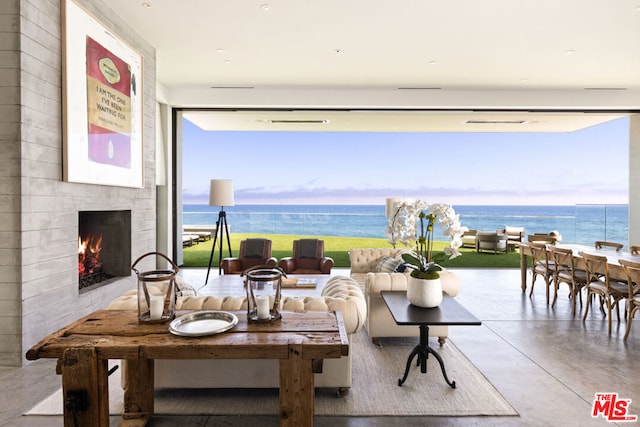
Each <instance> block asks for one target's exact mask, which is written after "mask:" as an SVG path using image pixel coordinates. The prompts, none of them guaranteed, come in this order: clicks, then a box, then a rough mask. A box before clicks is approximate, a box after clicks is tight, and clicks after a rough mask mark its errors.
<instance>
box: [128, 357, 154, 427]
mask: <svg viewBox="0 0 640 427" xmlns="http://www.w3.org/2000/svg"><path fill="white" fill-rule="evenodd" d="M123 369H124V412H123V413H122V418H123V419H124V420H135V419H140V420H149V418H151V416H152V415H153V410H154V402H153V390H154V379H153V369H154V360H153V359H129V360H125V361H124V366H123Z"/></svg>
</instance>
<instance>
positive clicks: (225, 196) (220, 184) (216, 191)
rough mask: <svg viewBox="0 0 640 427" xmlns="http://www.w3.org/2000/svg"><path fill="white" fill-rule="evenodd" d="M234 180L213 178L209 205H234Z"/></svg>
mask: <svg viewBox="0 0 640 427" xmlns="http://www.w3.org/2000/svg"><path fill="white" fill-rule="evenodd" d="M234 204H235V203H234V200H233V181H231V180H230V179H212V180H211V187H210V189H209V206H233V205H234Z"/></svg>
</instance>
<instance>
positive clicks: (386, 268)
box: [376, 256, 402, 273]
mask: <svg viewBox="0 0 640 427" xmlns="http://www.w3.org/2000/svg"><path fill="white" fill-rule="evenodd" d="M401 263H402V260H401V259H398V258H392V257H390V256H383V257H382V258H380V261H378V265H377V266H376V272H378V273H393V271H394V270H395V269H396V267H398V265H399V264H401Z"/></svg>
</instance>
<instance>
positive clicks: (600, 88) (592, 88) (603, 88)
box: [584, 87, 627, 90]
mask: <svg viewBox="0 0 640 427" xmlns="http://www.w3.org/2000/svg"><path fill="white" fill-rule="evenodd" d="M584 90H627V88H626V87H585V88H584Z"/></svg>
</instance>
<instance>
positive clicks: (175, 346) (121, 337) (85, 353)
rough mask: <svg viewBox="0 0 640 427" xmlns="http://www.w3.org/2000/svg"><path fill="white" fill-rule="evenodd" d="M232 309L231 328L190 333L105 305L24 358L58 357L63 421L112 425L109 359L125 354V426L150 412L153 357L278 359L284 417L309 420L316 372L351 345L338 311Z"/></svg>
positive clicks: (291, 421)
mask: <svg viewBox="0 0 640 427" xmlns="http://www.w3.org/2000/svg"><path fill="white" fill-rule="evenodd" d="M186 313H189V312H186V311H185V312H180V314H186ZM233 313H234V314H235V315H236V316H237V317H238V323H237V325H235V326H234V327H233V328H232V329H230V330H228V331H225V332H223V333H219V334H215V335H209V336H197V337H190V336H189V337H186V336H177V335H174V334H172V333H170V332H169V328H168V324H166V323H164V324H157V323H156V324H151V323H147V324H139V323H138V313H137V311H132V310H100V311H97V312H95V313H92V314H90V315H88V316H85V317H84V318H82V319H80V320H78V321H76V322H74V323H72V324H70V325H69V326H66V327H64V328H62V329H61V330H59V331H58V332H55V333H53V334H51V335H49V336H47V337H46V338H44V339H43V340H42V341H40V342H39V343H38V344H36V345H35V346H33V347H32V348H31V349H30V350H29V351H28V352H27V359H29V360H36V359H40V358H55V359H58V367H57V370H58V373H61V374H62V389H63V398H64V402H66V404H65V406H64V425H65V427H72V426H78V425H80V426H96V427H108V426H109V390H108V380H107V376H108V369H107V366H108V364H107V362H108V360H109V359H124V360H126V369H125V382H124V385H125V386H124V387H125V393H124V413H123V414H122V418H123V421H122V423H121V425H122V426H143V425H145V424H146V423H147V421H148V420H149V419H150V417H151V416H152V415H153V412H154V383H153V369H154V359H279V361H280V362H279V365H280V393H279V396H280V410H279V416H280V425H281V426H292V427H293V426H296V427H297V426H312V425H313V413H314V393H315V388H314V372H318V371H319V369H321V362H322V360H323V359H326V358H340V357H341V356H346V355H347V354H348V352H349V342H348V339H347V335H346V332H345V329H344V322H343V319H342V315H341V312H339V311H338V312H321V311H308V312H291V311H285V312H282V319H281V320H279V321H277V322H270V323H253V322H251V323H249V322H247V316H246V312H233ZM69 403H70V404H69Z"/></svg>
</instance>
